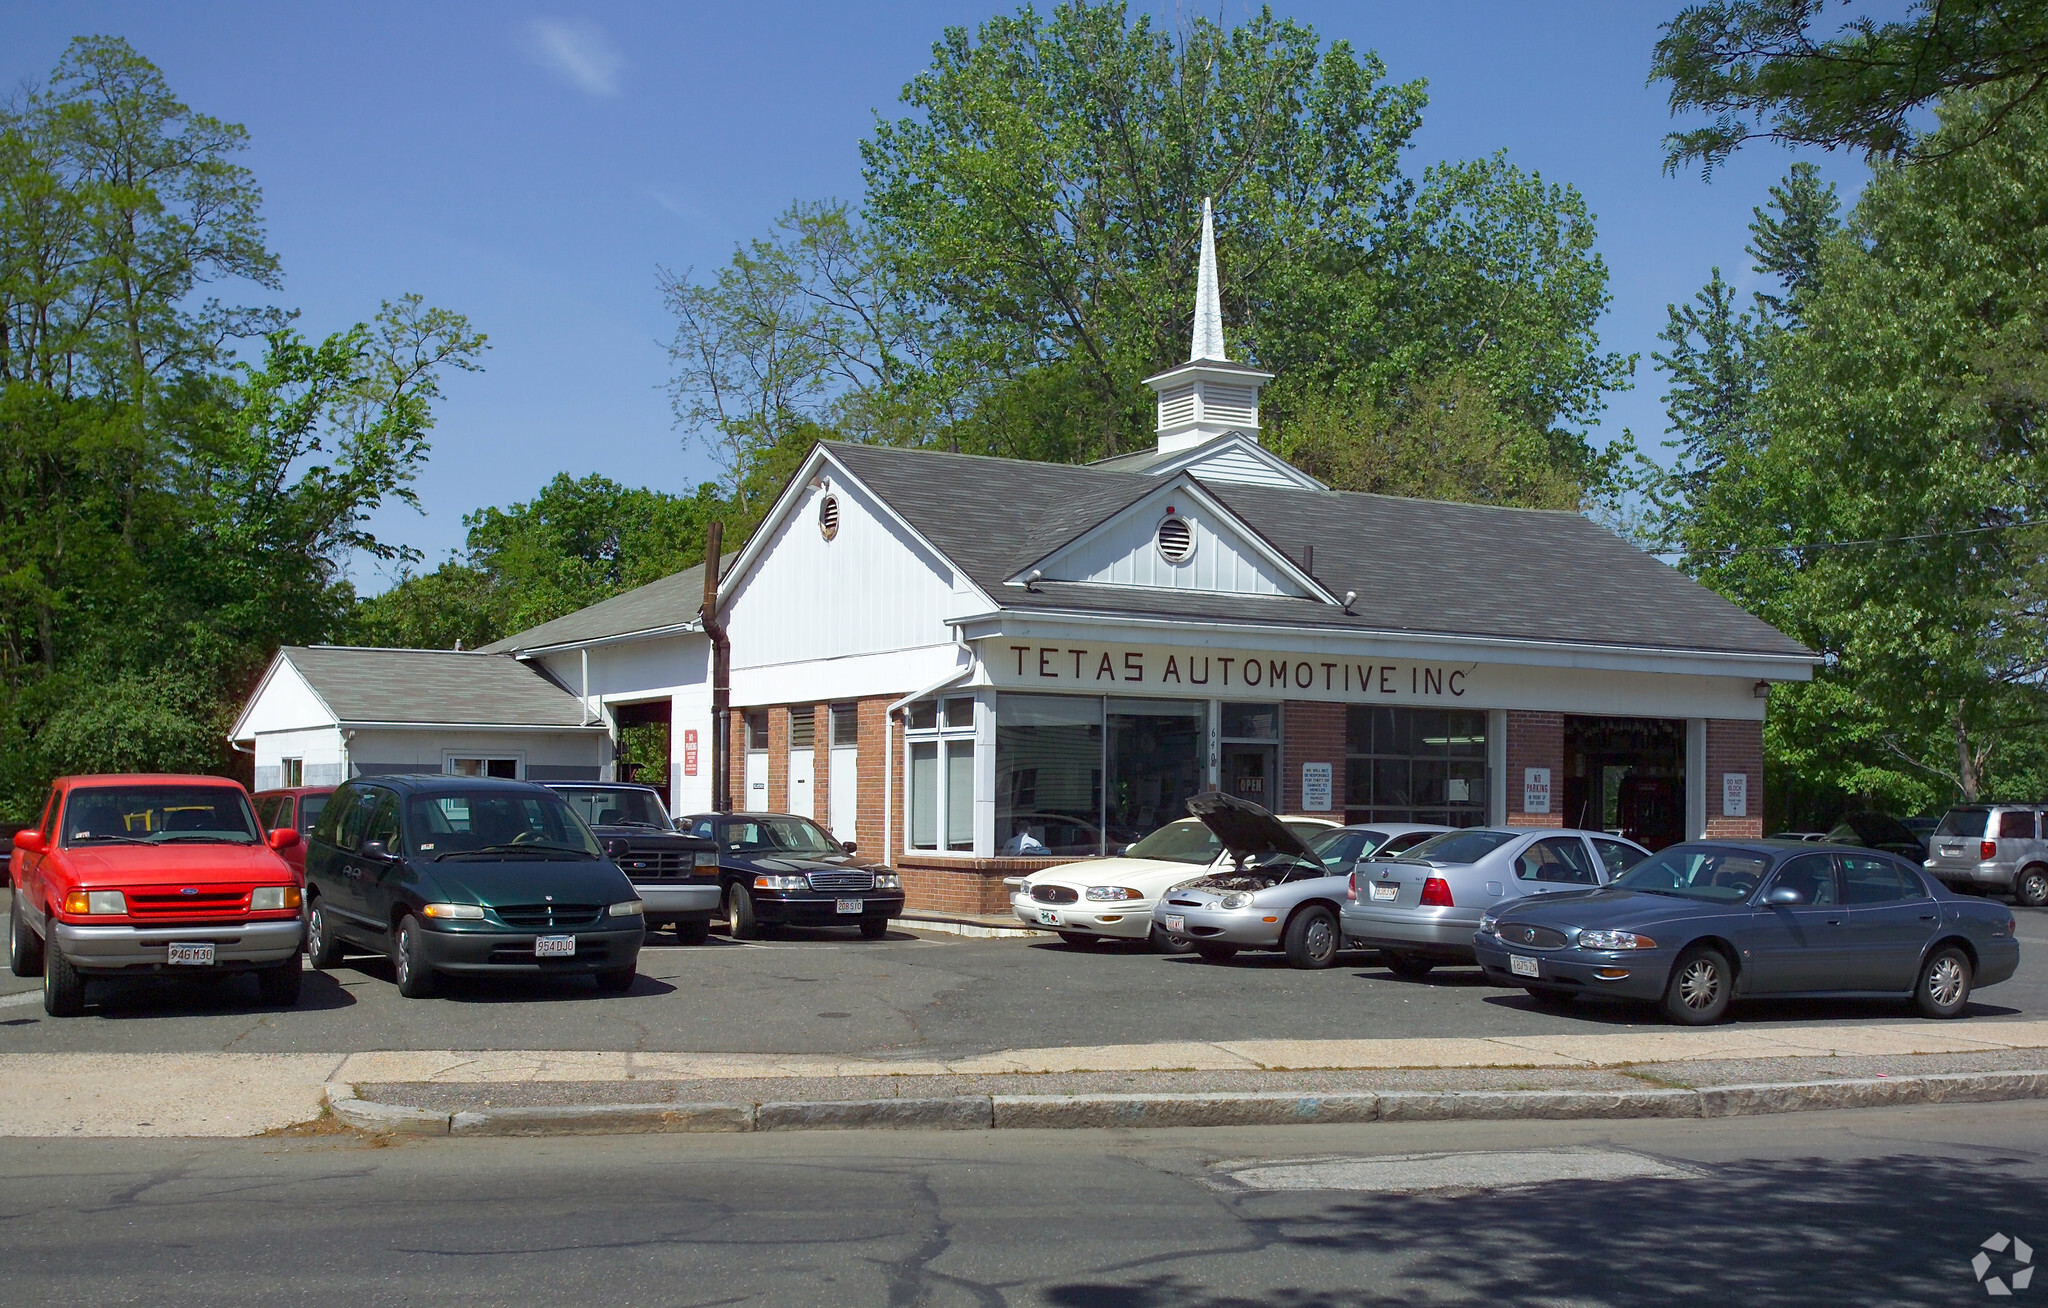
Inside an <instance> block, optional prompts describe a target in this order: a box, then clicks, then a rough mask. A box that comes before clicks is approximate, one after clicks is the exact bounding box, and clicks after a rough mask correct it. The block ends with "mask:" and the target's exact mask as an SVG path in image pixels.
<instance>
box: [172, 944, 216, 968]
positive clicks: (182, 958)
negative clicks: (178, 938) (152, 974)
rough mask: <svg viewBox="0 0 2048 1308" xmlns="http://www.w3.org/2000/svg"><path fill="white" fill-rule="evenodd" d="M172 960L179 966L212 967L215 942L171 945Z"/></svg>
mask: <svg viewBox="0 0 2048 1308" xmlns="http://www.w3.org/2000/svg"><path fill="white" fill-rule="evenodd" d="M170 961H171V963H173V964H174V965H176V966H179V967H212V966H213V942H212V941H210V940H209V941H207V942H206V943H205V944H203V945H180V944H176V943H173V944H172V945H171V956H170Z"/></svg>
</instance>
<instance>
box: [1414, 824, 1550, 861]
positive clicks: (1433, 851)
mask: <svg viewBox="0 0 2048 1308" xmlns="http://www.w3.org/2000/svg"><path fill="white" fill-rule="evenodd" d="M1521 838H1522V837H1521V836H1520V835H1519V834H1517V833H1515V832H1513V831H1446V832H1444V833H1443V834H1442V835H1440V836H1431V837H1430V838H1429V839H1428V840H1425V841H1423V842H1422V843H1421V844H1419V845H1417V846H1416V847H1415V848H1413V849H1411V850H1408V851H1407V852H1406V853H1404V854H1402V855H1401V857H1402V858H1426V859H1428V860H1429V861H1430V862H1432V863H1477V862H1478V861H1479V860H1480V859H1482V858H1485V857H1486V856H1487V855H1488V854H1491V853H1492V852H1493V851H1494V850H1496V849H1499V848H1500V847H1501V846H1502V845H1505V844H1507V843H1508V842H1509V841H1513V840H1520V839H1521Z"/></svg>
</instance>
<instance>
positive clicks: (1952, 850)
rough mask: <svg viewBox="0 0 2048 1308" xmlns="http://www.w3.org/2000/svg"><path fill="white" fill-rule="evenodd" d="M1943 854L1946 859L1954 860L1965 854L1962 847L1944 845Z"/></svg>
mask: <svg viewBox="0 0 2048 1308" xmlns="http://www.w3.org/2000/svg"><path fill="white" fill-rule="evenodd" d="M1941 852H1942V854H1943V856H1944V857H1947V858H1954V857H1956V856H1957V855H1959V854H1961V853H1962V852H1963V847H1962V846H1961V845H1943V846H1942V847H1941Z"/></svg>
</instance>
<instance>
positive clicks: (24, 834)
mask: <svg viewBox="0 0 2048 1308" xmlns="http://www.w3.org/2000/svg"><path fill="white" fill-rule="evenodd" d="M14 847H15V848H16V849H18V850H20V851H21V852H22V853H24V854H40V853H42V852H43V850H44V849H45V848H47V846H45V845H44V844H43V833H42V832H40V831H38V830H36V829H35V828H34V827H30V828H29V829H28V830H26V831H17V832H15V833H14Z"/></svg>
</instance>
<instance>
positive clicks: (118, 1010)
mask: <svg viewBox="0 0 2048 1308" xmlns="http://www.w3.org/2000/svg"><path fill="white" fill-rule="evenodd" d="M355 1002H356V999H355V996H354V995H351V994H350V993H349V992H348V991H347V990H346V989H344V988H343V987H342V986H341V984H340V983H339V982H337V981H335V979H334V978H333V977H330V976H326V975H323V974H322V973H319V972H308V973H306V974H305V976H304V977H303V978H302V979H301V980H300V982H299V1002H298V1003H296V1004H293V1005H292V1006H291V1007H290V1008H280V1007H279V1006H277V1005H275V1004H265V1003H262V1002H261V1001H259V1000H258V999H257V997H256V978H255V977H254V976H247V975H229V976H208V977H155V976H151V977H134V978H126V977H124V978H119V979H115V980H104V981H103V980H94V981H91V982H89V983H88V984H87V988H86V1010H85V1013H86V1016H88V1017H104V1018H109V1019H121V1020H134V1019H147V1018H163V1017H191V1016H193V1015H194V1014H199V1013H203V1014H206V1015H208V1016H215V1017H217V1016H221V1015H224V1014H228V1015H232V1014H245V1013H246V1014H260V1013H291V1012H320V1011H323V1010H327V1009H337V1008H349V1007H352V1006H353V1005H354V1004H355Z"/></svg>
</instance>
